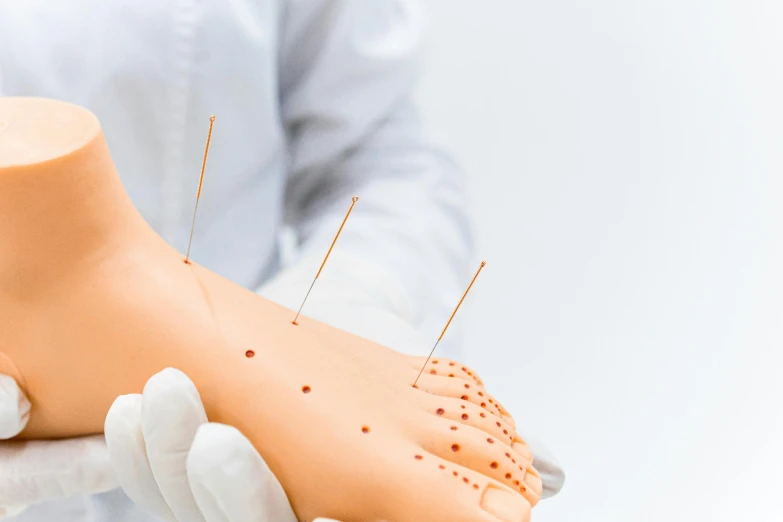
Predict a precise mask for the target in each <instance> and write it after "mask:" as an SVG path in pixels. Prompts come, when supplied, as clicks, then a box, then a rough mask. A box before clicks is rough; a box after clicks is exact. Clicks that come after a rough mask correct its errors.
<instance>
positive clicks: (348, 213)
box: [291, 196, 359, 325]
mask: <svg viewBox="0 0 783 522" xmlns="http://www.w3.org/2000/svg"><path fill="white" fill-rule="evenodd" d="M357 201H359V197H358V196H354V197H352V198H351V206H350V207H349V208H348V212H346V214H345V217H344V218H343V222H342V224H341V225H340V228H339V229H338V230H337V235H335V236H334V239H333V240H332V244H331V246H330V247H329V251H328V252H326V257H324V260H323V262H322V263H321V268H319V269H318V273H317V274H315V279H313V282H312V283H310V288H309V289H308V290H307V294H305V298H304V300H303V301H302V305H301V306H300V307H299V311H298V312H296V317H294V320H293V321H291V324H295V325H298V324H299V323H297V322H296V320H297V319H299V314H301V313H302V308H304V305H305V303H306V302H307V298H308V297H310V292H312V290H313V286H315V282H316V281H317V280H318V276H320V275H321V271H322V270H323V269H324V265H325V264H326V260H327V259H329V255H330V254H331V253H332V249H333V248H334V244H335V243H337V238H338V237H340V234H341V233H342V231H343V227H344V226H345V222H346V221H348V216H350V215H351V212H352V211H353V206H354V205H356V202H357Z"/></svg>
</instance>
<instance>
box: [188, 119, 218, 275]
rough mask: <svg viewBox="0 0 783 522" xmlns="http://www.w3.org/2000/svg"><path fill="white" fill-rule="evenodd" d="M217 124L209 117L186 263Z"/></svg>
mask: <svg viewBox="0 0 783 522" xmlns="http://www.w3.org/2000/svg"><path fill="white" fill-rule="evenodd" d="M214 124H215V117H214V116H210V117H209V133H208V134H207V146H206V147H205V148H204V159H203V160H202V162H201V177H200V178H199V180H198V192H197V193H196V208H195V209H194V210H193V223H191V225H190V240H189V241H188V253H187V254H186V255H185V263H187V264H190V246H191V245H192V244H193V230H195V228H196V213H197V212H198V202H199V200H200V199H201V186H202V185H203V184H204V169H206V168H207V156H208V155H209V142H210V141H212V126H213V125H214Z"/></svg>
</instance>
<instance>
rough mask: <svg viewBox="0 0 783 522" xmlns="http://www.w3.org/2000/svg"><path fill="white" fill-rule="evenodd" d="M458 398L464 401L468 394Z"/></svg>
mask: <svg viewBox="0 0 783 522" xmlns="http://www.w3.org/2000/svg"><path fill="white" fill-rule="evenodd" d="M460 399H462V400H463V401H466V400H468V396H467V395H463V396H462V397H460Z"/></svg>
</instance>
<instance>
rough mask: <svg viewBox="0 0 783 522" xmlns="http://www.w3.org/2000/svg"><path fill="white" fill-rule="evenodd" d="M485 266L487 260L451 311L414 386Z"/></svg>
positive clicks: (414, 382) (414, 385) (482, 263)
mask: <svg viewBox="0 0 783 522" xmlns="http://www.w3.org/2000/svg"><path fill="white" fill-rule="evenodd" d="M485 266H487V262H486V261H482V262H481V265H479V267H478V270H476V275H474V276H473V279H472V280H471V281H470V284H469V285H468V288H467V290H465V293H464V294H462V299H460V300H459V303H457V307H456V308H455V309H454V311H453V312H452V313H451V317H449V321H448V322H447V323H446V326H444V327H443V331H442V332H441V333H440V337H438V340H437V341H436V342H435V346H433V347H432V350H430V354H429V355H428V356H427V360H426V361H424V365H423V366H422V367H421V370H420V371H419V375H418V376H416V380H415V381H413V387H414V388H415V387H416V383H418V382H419V377H421V374H422V373H423V372H424V368H426V367H427V363H428V362H430V359H431V358H432V354H433V353H435V348H437V347H438V344H439V343H440V341H441V339H443V336H444V335H445V334H446V330H448V329H449V325H450V324H451V321H452V320H453V319H454V316H455V315H457V310H459V307H460V306H462V301H464V300H465V297H467V295H468V292H470V289H471V288H473V283H475V282H476V278H477V277H478V275H479V274H480V273H481V269H482V268H484V267H485Z"/></svg>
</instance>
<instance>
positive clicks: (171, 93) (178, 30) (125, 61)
mask: <svg viewBox="0 0 783 522" xmlns="http://www.w3.org/2000/svg"><path fill="white" fill-rule="evenodd" d="M421 23H422V20H421V17H420V14H419V12H418V10H417V9H416V5H415V4H414V2H412V1H408V0H264V1H261V0H258V1H250V0H231V1H221V0H133V1H130V0H127V1H121V0H70V1H68V2H52V1H50V0H25V1H24V2H20V1H18V0H0V94H2V95H12V96H13V95H24V96H44V97H50V98H57V99H62V100H66V101H70V102H73V103H76V104H79V105H82V106H85V107H88V108H90V109H91V110H92V111H94V112H95V113H96V114H97V116H98V118H99V119H100V121H101V122H102V124H103V129H104V133H105V136H106V139H107V142H108V144H109V147H110V150H111V152H112V155H113V157H114V160H115V162H116V164H117V167H118V170H119V172H120V175H121V177H122V181H123V183H124V185H125V188H126V190H127V191H128V193H129V194H130V196H131V198H132V200H133V202H134V203H135V205H136V206H137V208H138V209H139V210H140V211H141V213H142V214H143V216H144V217H145V219H147V221H148V222H149V223H150V224H151V225H152V226H153V227H154V228H155V229H156V230H157V231H158V232H159V233H160V234H161V235H162V236H163V237H164V238H165V239H166V240H167V241H168V242H170V243H171V244H173V245H174V246H176V247H177V248H179V249H180V250H181V251H183V252H184V250H185V249H186V247H187V241H188V235H189V230H190V224H191V218H192V212H193V204H194V199H195V198H194V196H195V192H196V187H197V182H198V175H199V171H200V163H201V159H202V156H203V151H204V143H205V138H206V133H207V129H208V117H209V116H210V115H211V114H215V115H216V116H217V120H216V122H215V127H214V134H213V138H212V146H211V151H210V155H209V163H208V166H207V172H206V178H205V181H204V189H203V195H202V198H201V202H200V206H199V215H198V222H197V226H196V230H195V234H194V239H193V248H192V257H193V258H194V259H195V260H196V261H197V262H199V263H201V264H203V265H205V266H207V267H208V268H211V269H213V270H214V271H216V272H218V273H220V274H222V275H224V276H226V277H228V278H230V279H232V280H234V281H235V282H237V283H239V284H241V285H243V286H245V287H247V288H251V289H255V288H258V287H259V286H260V285H261V284H262V283H264V282H265V281H266V280H267V279H269V278H270V277H271V276H273V275H275V274H276V273H277V272H278V271H279V270H280V268H281V263H280V256H279V248H278V244H279V243H278V237H279V233H280V231H281V227H283V225H284V224H289V225H291V227H293V229H294V230H295V231H296V233H297V236H298V240H299V241H300V245H301V251H302V252H303V257H302V259H303V260H302V261H301V262H299V263H295V264H294V266H293V267H292V268H291V269H290V270H289V271H288V272H287V273H286V274H285V275H283V276H282V277H284V278H285V277H288V278H294V279H296V278H302V277H305V278H307V279H311V278H312V277H313V275H314V271H315V268H317V264H316V266H313V260H312V259H313V258H314V257H313V256H314V254H313V256H309V257H308V253H316V252H317V253H318V255H319V256H321V255H323V253H324V252H325V248H326V247H327V246H328V244H329V243H330V242H331V239H332V237H333V235H334V233H335V231H336V229H337V226H338V225H339V222H340V220H341V219H342V217H343V215H344V213H345V211H346V210H347V208H348V206H349V204H350V198H351V196H353V195H359V196H360V197H361V200H360V201H359V203H358V204H357V207H356V209H355V211H354V214H353V215H352V217H351V221H350V222H349V224H348V226H347V227H346V229H345V231H344V233H343V236H342V237H341V239H340V243H339V247H338V248H337V249H336V252H337V251H339V252H341V254H342V255H343V256H345V257H347V258H353V259H354V260H357V261H358V260H360V262H361V264H362V266H363V267H364V269H363V270H345V271H344V272H345V273H346V274H349V277H348V278H347V279H346V281H345V282H344V283H343V286H353V287H355V288H357V289H362V288H364V289H365V290H366V289H368V288H371V289H373V290H375V292H369V294H368V295H374V296H382V299H381V301H382V303H380V305H382V306H384V307H387V308H393V309H395V311H396V312H398V313H400V314H401V315H404V316H407V318H408V319H409V320H410V321H411V322H413V323H414V324H415V325H417V326H420V327H422V328H423V329H425V330H426V329H428V330H429V331H430V332H431V333H432V334H433V337H434V336H435V335H436V334H437V333H438V331H439V328H440V327H442V322H443V320H444V319H445V318H447V317H448V314H449V312H450V307H452V306H453V305H454V303H455V302H456V300H457V299H458V297H459V294H460V293H461V290H462V287H463V286H464V284H465V282H466V280H468V279H469V277H470V273H471V270H472V268H473V267H472V263H469V261H472V259H471V257H470V255H471V249H470V240H469V226H468V223H467V220H466V218H465V215H464V207H465V205H464V200H463V190H462V184H463V178H462V175H461V173H460V171H459V170H458V169H457V168H455V166H454V164H453V163H452V161H451V159H450V158H449V156H448V155H445V154H443V153H442V152H440V151H438V150H437V149H436V148H435V147H434V146H433V145H432V144H431V143H429V142H428V141H427V140H426V139H425V137H424V135H423V134H422V131H421V129H420V124H419V121H418V118H417V114H416V111H415V109H414V107H413V104H412V102H411V91H412V88H413V85H414V81H415V77H416V58H417V54H418V50H419V47H420V43H421ZM319 261H320V259H319ZM334 262H335V263H337V264H338V265H339V263H340V261H339V260H337V261H334ZM330 269H332V270H333V271H334V273H338V272H340V268H339V266H336V267H335V268H332V267H331V265H330ZM284 272H285V270H284ZM328 272H329V270H327V271H325V273H324V277H326V276H327V275H328ZM365 297H366V296H365ZM452 335H453V334H452ZM439 349H440V348H439ZM444 350H448V346H445V347H444ZM148 519H149V518H148V517H146V516H145V515H142V514H141V513H139V512H137V511H136V510H135V509H134V508H132V507H131V506H130V505H129V504H128V503H127V500H125V499H124V497H123V496H122V495H121V493H118V492H112V493H109V494H107V495H101V496H96V497H93V498H91V499H87V498H75V499H71V500H69V501H65V502H63V503H61V504H59V505H46V506H38V507H34V508H31V509H30V510H29V511H28V512H27V513H26V514H23V515H21V516H20V517H18V518H15V519H13V520H15V521H20V522H21V521H24V522H29V521H33V520H35V521H36V522H41V521H54V520H57V521H60V520H63V521H67V522H70V521H81V520H85V521H86V520H90V521H101V522H103V521H107V522H108V521H110V520H111V521H112V522H123V521H125V520H128V521H130V520H133V521H134V522H135V521H142V520H148Z"/></svg>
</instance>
